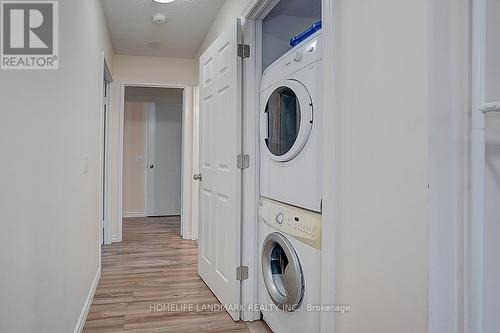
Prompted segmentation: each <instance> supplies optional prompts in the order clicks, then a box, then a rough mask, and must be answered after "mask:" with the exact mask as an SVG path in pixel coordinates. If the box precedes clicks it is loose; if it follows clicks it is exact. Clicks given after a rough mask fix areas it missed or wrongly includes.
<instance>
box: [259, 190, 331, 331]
mask: <svg viewBox="0 0 500 333" xmlns="http://www.w3.org/2000/svg"><path fill="white" fill-rule="evenodd" d="M259 244H260V249H261V253H260V256H259V262H260V265H259V267H260V279H259V288H258V294H259V305H260V310H261V312H262V316H263V318H264V320H265V321H266V323H267V324H268V326H269V327H270V328H271V329H272V330H273V332H274V333H299V332H300V333H303V332H319V325H320V323H319V320H320V314H319V312H315V311H308V309H309V310H310V306H311V305H312V306H314V305H319V304H321V289H320V274H321V269H320V267H321V266H320V263H321V215H320V214H319V213H315V212H312V211H309V210H304V209H300V208H297V207H294V206H289V205H284V204H282V203H279V202H277V201H274V200H269V199H266V198H261V200H260V202H259Z"/></svg>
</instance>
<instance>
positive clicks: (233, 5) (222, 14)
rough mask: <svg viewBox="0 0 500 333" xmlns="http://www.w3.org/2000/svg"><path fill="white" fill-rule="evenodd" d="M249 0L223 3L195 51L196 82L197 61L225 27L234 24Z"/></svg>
mask: <svg viewBox="0 0 500 333" xmlns="http://www.w3.org/2000/svg"><path fill="white" fill-rule="evenodd" d="M249 1H251V0H226V1H225V2H224V5H223V6H222V8H221V9H220V11H219V14H217V17H216V18H215V20H214V22H213V23H212V26H211V27H210V29H209V30H208V32H207V34H206V36H205V38H204V39H203V41H202V43H201V45H200V48H199V50H198V52H197V55H196V58H195V61H196V63H195V71H196V82H198V70H199V68H198V61H199V58H200V56H201V55H202V54H203V52H205V51H206V49H208V47H209V46H210V45H211V44H212V43H213V42H214V40H215V39H216V38H217V37H219V35H220V34H221V32H223V31H224V29H227V28H228V27H229V26H230V25H231V24H233V23H234V24H236V19H237V18H239V17H240V16H241V15H240V14H241V12H242V11H243V8H245V6H246V5H247V4H248V2H249Z"/></svg>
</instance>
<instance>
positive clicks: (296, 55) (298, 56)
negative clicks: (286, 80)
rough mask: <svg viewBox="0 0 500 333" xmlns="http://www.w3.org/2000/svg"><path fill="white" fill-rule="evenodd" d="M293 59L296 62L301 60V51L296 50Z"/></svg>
mask: <svg viewBox="0 0 500 333" xmlns="http://www.w3.org/2000/svg"><path fill="white" fill-rule="evenodd" d="M293 60H295V61H296V62H299V61H301V60H302V52H296V53H295V56H294V57H293Z"/></svg>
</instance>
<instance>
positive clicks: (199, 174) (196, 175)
mask: <svg viewBox="0 0 500 333" xmlns="http://www.w3.org/2000/svg"><path fill="white" fill-rule="evenodd" d="M201 178H202V177H201V173H198V174H195V175H193V179H194V180H200V181H201Z"/></svg>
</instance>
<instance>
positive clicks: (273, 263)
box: [262, 232, 305, 311]
mask: <svg viewBox="0 0 500 333" xmlns="http://www.w3.org/2000/svg"><path fill="white" fill-rule="evenodd" d="M262 275H263V277H264V284H265V285H266V289H267V292H268V293H269V296H271V299H272V300H273V302H274V304H276V306H277V307H278V308H279V309H281V310H283V311H295V310H296V309H298V308H299V307H300V305H301V304H302V300H303V298H304V291H305V284H304V276H303V274H302V267H301V265H300V261H299V258H298V256H297V253H296V252H295V249H294V248H293V246H292V244H291V243H290V242H289V241H288V240H287V239H286V238H285V236H283V235H282V234H280V233H278V232H274V233H272V234H269V235H268V236H267V237H266V239H265V240H264V244H263V246H262Z"/></svg>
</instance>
